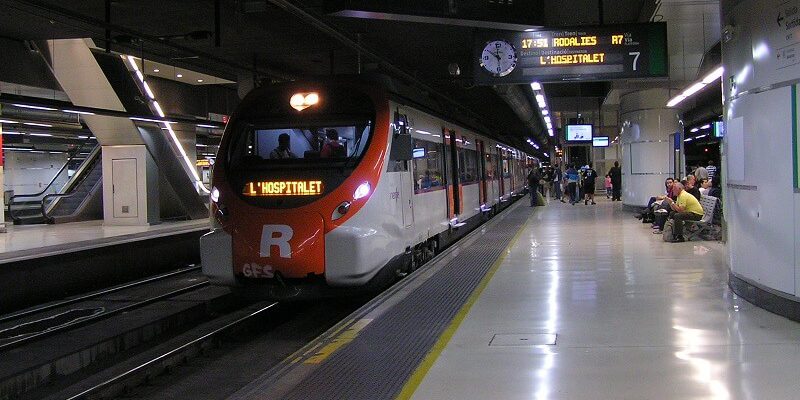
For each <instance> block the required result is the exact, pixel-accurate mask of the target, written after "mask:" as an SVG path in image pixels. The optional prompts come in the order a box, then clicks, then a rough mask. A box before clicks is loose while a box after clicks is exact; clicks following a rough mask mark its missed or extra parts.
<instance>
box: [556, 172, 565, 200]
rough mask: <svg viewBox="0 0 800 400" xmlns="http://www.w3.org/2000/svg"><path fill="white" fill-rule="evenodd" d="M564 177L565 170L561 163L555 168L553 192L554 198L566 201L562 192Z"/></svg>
mask: <svg viewBox="0 0 800 400" xmlns="http://www.w3.org/2000/svg"><path fill="white" fill-rule="evenodd" d="M563 179H564V171H562V170H561V166H560V165H556V166H555V169H554V170H553V192H554V197H553V198H554V199H557V200H561V202H562V203H563V202H564V196H563V195H562V194H561V181H562V180H563Z"/></svg>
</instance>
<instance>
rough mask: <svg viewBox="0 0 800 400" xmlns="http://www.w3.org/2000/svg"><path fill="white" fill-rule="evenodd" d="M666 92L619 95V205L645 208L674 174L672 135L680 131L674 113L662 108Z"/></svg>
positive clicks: (664, 105) (664, 103) (678, 121)
mask: <svg viewBox="0 0 800 400" xmlns="http://www.w3.org/2000/svg"><path fill="white" fill-rule="evenodd" d="M667 101H669V89H666V88H658V89H648V90H642V91H638V92H631V93H627V94H624V95H622V96H620V121H621V124H622V134H621V136H620V141H621V142H622V143H621V147H622V148H621V153H622V160H621V161H620V167H622V203H623V204H625V205H631V206H637V207H638V206H642V207H644V206H647V201H648V200H649V199H650V197H651V196H653V195H655V194H658V193H662V192H663V191H664V180H665V179H666V178H669V177H672V176H674V175H675V165H674V164H675V163H674V160H675V146H674V143H675V142H674V139H673V136H672V135H674V134H676V133H679V132H682V131H683V128H682V126H681V122H680V116H679V114H678V110H675V109H670V108H666V104H667Z"/></svg>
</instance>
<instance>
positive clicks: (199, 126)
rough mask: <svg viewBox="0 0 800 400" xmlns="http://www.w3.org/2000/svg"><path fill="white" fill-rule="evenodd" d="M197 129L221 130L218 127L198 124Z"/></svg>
mask: <svg viewBox="0 0 800 400" xmlns="http://www.w3.org/2000/svg"><path fill="white" fill-rule="evenodd" d="M197 127H198V128H208V129H217V128H219V127H218V126H216V125H205V124H197Z"/></svg>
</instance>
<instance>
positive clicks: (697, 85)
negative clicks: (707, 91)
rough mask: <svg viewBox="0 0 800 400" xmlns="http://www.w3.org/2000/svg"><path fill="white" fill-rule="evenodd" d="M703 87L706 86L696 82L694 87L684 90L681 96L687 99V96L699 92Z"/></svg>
mask: <svg viewBox="0 0 800 400" xmlns="http://www.w3.org/2000/svg"><path fill="white" fill-rule="evenodd" d="M705 86H706V84H705V83H703V82H697V83H695V84H694V85H692V86H689V88H688V89H686V90H684V91H683V93H682V94H683V96H684V97H689V96H691V95H693V94H695V93H697V92H699V91H700V89H702V88H704V87H705Z"/></svg>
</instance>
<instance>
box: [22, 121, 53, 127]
mask: <svg viewBox="0 0 800 400" xmlns="http://www.w3.org/2000/svg"><path fill="white" fill-rule="evenodd" d="M23 124H24V125H28V126H41V127H42V128H52V127H53V125H50V124H40V123H36V122H23Z"/></svg>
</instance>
